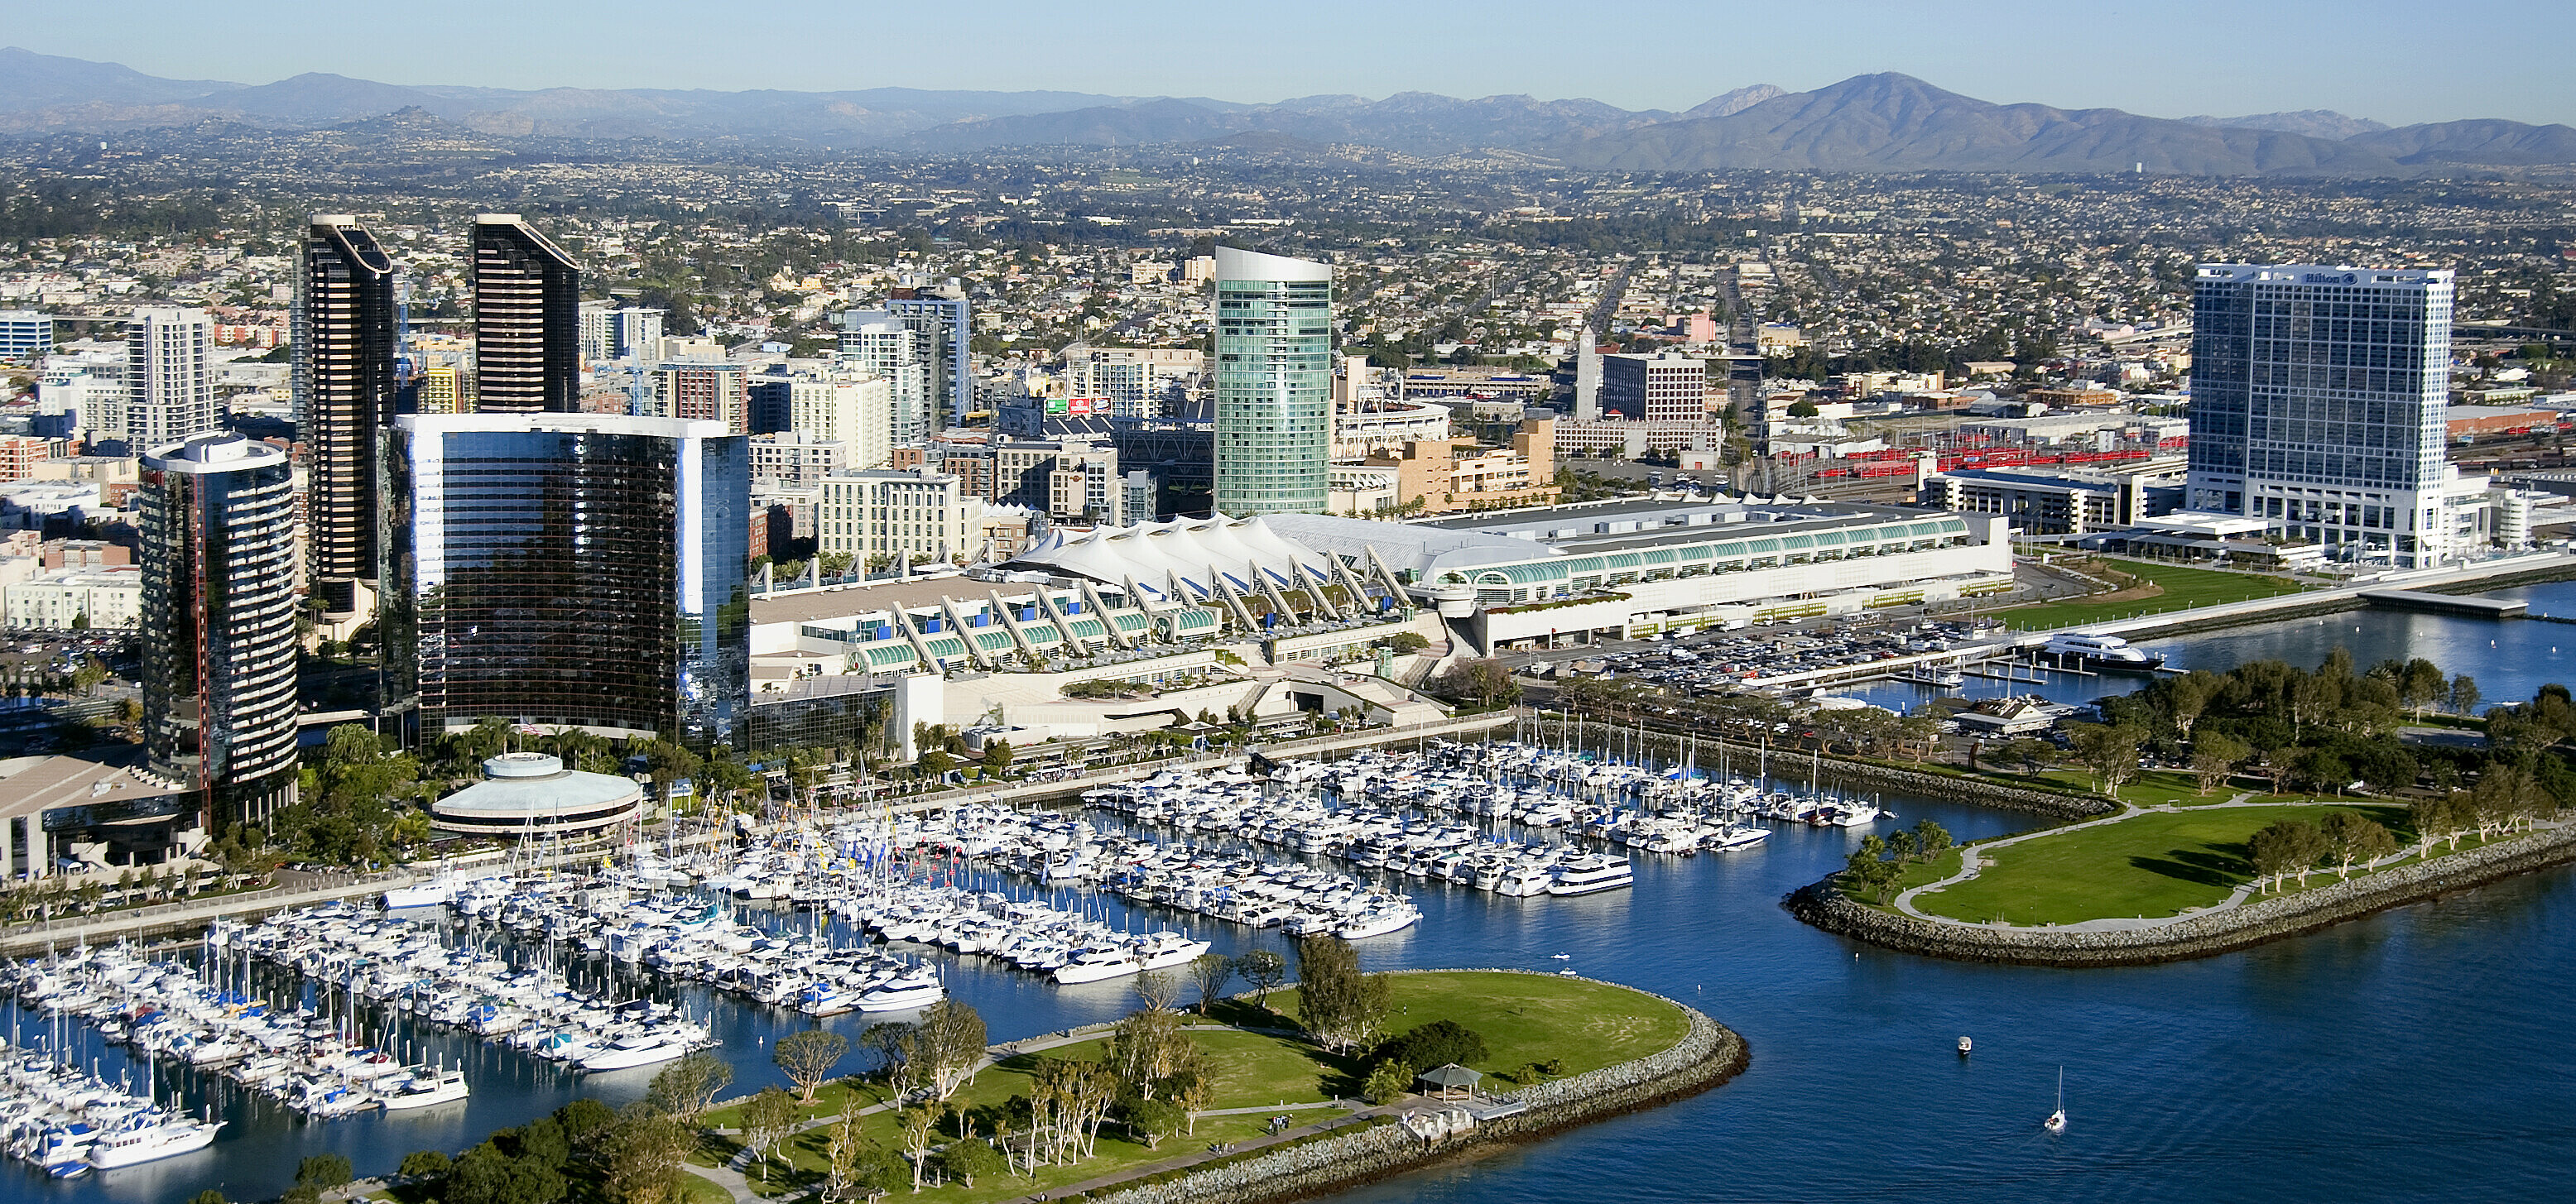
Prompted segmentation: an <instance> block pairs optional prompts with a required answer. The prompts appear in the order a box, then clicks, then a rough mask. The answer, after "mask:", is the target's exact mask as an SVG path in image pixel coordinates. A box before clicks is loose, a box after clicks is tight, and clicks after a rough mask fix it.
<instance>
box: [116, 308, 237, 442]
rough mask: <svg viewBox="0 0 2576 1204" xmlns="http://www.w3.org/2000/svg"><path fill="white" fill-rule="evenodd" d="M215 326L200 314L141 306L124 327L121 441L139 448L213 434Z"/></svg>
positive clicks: (197, 312)
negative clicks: (122, 428) (203, 433)
mask: <svg viewBox="0 0 2576 1204" xmlns="http://www.w3.org/2000/svg"><path fill="white" fill-rule="evenodd" d="M214 345H215V326H214V323H213V322H212V321H211V320H209V319H208V318H207V317H206V311H204V310H202V309H180V308H177V307H174V306H145V307H144V308H141V309H138V310H135V311H134V317H133V318H132V319H131V320H130V321H128V322H126V324H125V437H126V439H127V440H128V441H130V442H132V443H133V444H134V446H136V447H138V448H148V447H159V446H161V445H163V444H166V443H179V442H184V441H185V440H187V439H188V438H189V437H191V436H193V435H197V434H200V433H202V432H205V431H211V430H213V429H215V378H214V363H213V359H212V356H213V353H214Z"/></svg>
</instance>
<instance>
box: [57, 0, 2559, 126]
mask: <svg viewBox="0 0 2576 1204" xmlns="http://www.w3.org/2000/svg"><path fill="white" fill-rule="evenodd" d="M143 7H144V13H143V14H142V15H140V17H139V19H137V20H135V21H132V22H120V23H117V24H116V25H115V26H113V27H101V26H99V25H98V23H97V22H95V21H84V20H83V19H81V18H80V17H79V16H77V15H75V14H74V13H72V12H71V11H69V10H61V11H53V12H28V13H22V14H18V16H17V18H16V19H15V20H14V21H13V26H14V30H13V40H14V41H15V42H16V43H18V44H20V45H24V46H27V47H29V48H30V49H35V50H39V51H42V52H44V53H49V54H61V55H71V56H76V57H84V58H92V59H98V60H102V61H113V62H118V63H122V64H124V65H126V66H129V67H132V68H134V69H136V70H139V71H143V72H146V73H149V74H155V75H161V76H165V77H170V78H180V79H196V78H202V79H224V80H232V81H235V82H241V83H249V84H259V83H265V82H268V81H271V80H279V79H285V78H288V77H291V76H295V75H299V74H303V73H306V72H320V73H328V74H341V75H349V76H354V77H361V78H365V79H369V80H374V81H377V82H384V83H396V84H410V85H420V86H430V85H439V86H450V87H480V88H513V89H541V88H671V89H681V90H686V89H700V88H703V89H712V90H756V89H797V90H809V91H840V90H853V89H864V88H874V87H906V88H921V89H965V90H993V91H1021V90H1065V91H1081V92H1094V93H1102V94H1108V95H1115V96H1121V97H1149V96H1158V95H1159V96H1176V97H1192V96H1207V97H1215V98H1218V99H1222V100H1227V101H1231V102H1237V103H1271V102H1277V101H1281V100H1286V99H1291V98H1297V97H1307V96H1316V95H1329V94H1354V95H1363V96H1367V97H1371V98H1382V97H1385V96H1388V95H1390V94H1394V93H1399V92H1408V91H1424V92H1435V93H1440V94H1444V95H1452V96H1462V97H1481V96H1491V95H1514V94H1528V95H1533V96H1537V97H1540V98H1542V99H1575V98H1584V99H1593V100H1599V101H1602V102H1604V103H1608V104H1613V105H1618V106H1621V107H1625V108H1631V109H1665V110H1670V111H1680V110H1683V109H1687V108H1689V107H1691V106H1693V105H1696V104H1698V103H1700V102H1702V101H1705V100H1707V99H1709V98H1710V97H1713V96H1716V95H1719V94H1721V93H1724V92H1727V91H1729V90H1732V89H1735V88H1739V87H1744V86H1748V85H1754V84H1765V83H1767V84H1773V85H1777V86H1779V87H1782V88H1785V89H1788V90H1791V91H1801V90H1807V89H1812V88H1817V87H1821V86H1824V85H1826V84H1829V83H1832V82H1834V81H1836V80H1839V79H1843V78H1846V77H1849V76H1852V75H1856V74H1865V73H1869V72H1874V71H1901V72H1905V73H1907V74H1912V75H1916V76H1919V77H1921V78H1924V79H1926V80H1928V81H1931V82H1933V83H1936V84H1939V85H1941V86H1943V87H1948V88H1952V89H1955V90H1959V91H1964V92H1979V91H1984V92H1990V93H1999V95H1998V96H1997V99H1999V100H2002V101H2005V102H2036V103H2044V104H2050V105H2055V106H2058V107H2065V108H2119V109H2124V110H2127V111H2130V112H2135V113H2141V114H2145V115H2150V116H2162V117H2181V116H2192V115H2212V116H2236V115H2244V114H2254V113H2264V112H2274V111H2285V110H2300V109H2317V108H2323V109H2334V110H2338V111H2341V112H2345V113H2349V114H2351V115H2353V116H2358V117H2364V118H2369V119H2373V120H2378V121H2383V122H2387V123H2389V124H2392V125H2404V124H2410V123H2414V122H2424V121H2440V120H2455V119H2465V118H2476V117H2501V118H2510V119H2514V120H2521V121H2532V122H2553V121H2564V120H2567V119H2568V118H2569V117H2570V115H2571V114H2576V83H2571V82H2570V81H2569V80H2568V79H2567V78H2566V77H2565V76H2564V75H2563V74H2552V73H2542V72H2533V73H2524V74H2517V73H2513V72H2509V71H2499V70H2496V67H2495V64H2493V63H2490V62H2487V61H2484V60H2481V59H2478V58H2475V57H2472V56H2458V57H2451V58H2441V59H2433V58H2427V57H2425V56H2423V55H2421V54H2420V53H2419V52H2418V51H2417V50H2416V49H2415V46H2414V44H2413V43H2411V42H2407V41H2405V40H2403V39H2395V38H2389V37H2387V36H2385V32H2384V31H2386V30H2387V29H2390V28H2394V27H2397V23H2399V22H2401V21H2403V20H2405V19H2406V13H2405V12H2404V10H2401V9H2399V8H2398V7H2397V6H2395V5H2393V4H2387V3H2382V2H2379V0H2373V2H2371V3H2366V4H2360V5H2349V4H2346V5H2327V4H2323V3H2315V2H2309V0H2300V2H2297V3H2290V4H2276V5H2269V6H2264V7H2262V8H2260V9H2254V10H2248V9H2244V8H2242V7H2238V6H2229V5H2221V4H2217V3H2203V2H2188V3H2182V4H2178V5H2172V6H2167V7H2166V8H2164V9H2161V10H2157V11H2156V12H2154V13H2152V14H2147V13H2138V14H2131V13H2128V12H2126V11H2123V10H2118V9H2109V10H2098V11H2095V12H2093V13H2090V14H2084V15H2076V16H2070V15H2069V14H2067V13H2066V12H2064V11H2063V10H2062V9H2059V8H2054V7H2049V8H2043V7H2041V6H2039V5H2035V4H2029V3H2023V2H2021V0H1979V2H1975V3H1970V4H1966V5H1955V6H1944V7H1943V8H1942V9H1941V10H1940V11H1939V12H1937V13H1935V12H1931V11H1926V10H1920V9H1916V8H1912V7H1908V6H1900V5H1891V4H1885V3H1879V2H1876V0H1843V2H1839V3H1829V4H1826V5H1823V6H1815V5H1810V6H1805V7H1802V8H1799V9H1796V10H1786V9H1777V8H1773V7H1769V6H1751V5H1718V6H1709V5H1680V4H1658V5H1648V6H1646V7H1645V8H1643V9H1638V8H1634V7H1631V8H1629V9H1624V10H1622V17H1623V20H1622V21H1621V22H1620V23H1619V24H1618V25H1616V26H1610V25H1606V24H1602V25H1599V26H1597V36H1596V37H1594V38H1593V39H1591V41H1590V43H1589V44H1588V45H1587V44H1586V43H1585V42H1584V40H1583V39H1581V38H1580V37H1579V36H1578V37H1576V38H1575V39H1573V40H1572V41H1571V43H1570V44H1572V45H1573V46H1575V47H1576V48H1575V49H1573V50H1567V49H1564V47H1565V46H1567V45H1568V44H1569V42H1568V41H1567V40H1565V39H1563V38H1561V37H1560V36H1558V35H1562V34H1564V33H1567V32H1573V33H1576V34H1578V35H1579V34H1580V33H1582V32H1583V31H1582V30H1581V29H1580V28H1577V29H1575V30H1572V31H1569V30H1567V29H1566V26H1567V25H1568V24H1569V21H1570V18H1569V17H1568V16H1567V15H1566V14H1564V13H1563V12H1562V11H1560V10H1557V9H1554V8H1551V7H1548V6H1544V5H1539V4H1534V3H1525V2H1518V0H1515V2H1511V3H1505V4H1502V5H1497V6H1481V7H1478V8H1475V9H1468V8H1466V7H1464V6H1458V5H1430V6H1417V7H1414V8H1411V9H1407V10H1401V11H1389V10H1387V9H1385V8H1383V7H1376V6H1371V7H1362V6H1360V5H1356V4H1343V3H1327V4H1325V5H1323V6H1322V8H1323V10H1324V11H1322V12H1321V13H1317V12H1315V11H1313V10H1312V9H1311V7H1310V8H1309V9H1301V10H1299V17H1298V19H1297V20H1294V21H1290V20H1286V19H1284V18H1283V19H1275V20H1264V19H1262V18H1260V17H1258V16H1246V17H1244V18H1242V19H1240V20H1238V21H1235V22H1232V23H1229V24H1227V25H1225V26H1222V27H1220V26H1217V25H1214V24H1211V23H1209V22H1207V21H1206V20H1205V19H1204V14H1202V13H1199V12H1197V11H1196V10H1195V9H1192V8H1190V7H1188V6H1182V5H1177V4H1169V3H1159V2H1158V3H1147V4H1142V5H1136V6H1130V7H1129V8H1127V9H1125V10H1124V11H1122V12H1121V13H1120V14H1118V15H1116V16H1114V17H1108V18H1104V17H1102V16H1100V15H1098V14H1096V13H1092V12H1081V13H1074V12H1070V11H1062V10H1057V9H1054V8H1051V7H1047V6H1038V5H1028V4H1021V3H1016V2H1006V3H1003V4H999V5H994V6H990V7H991V9H992V10H993V11H992V13H991V14H990V15H991V16H992V18H993V19H991V20H984V21H979V22H978V25H977V28H978V36H979V37H980V38H982V39H984V40H985V42H984V44H985V46H986V48H987V49H988V50H989V51H991V53H986V54H981V55H978V56H975V57H973V58H971V59H966V58H960V59H954V60H946V61H942V62H940V63H938V64H936V65H923V66H906V65H895V64H886V65H877V64H868V65H865V66H862V67H860V68H857V69H855V70H854V69H853V67H852V66H851V63H852V59H851V57H850V56H849V55H848V54H847V53H846V51H847V50H848V48H849V45H850V42H851V40H852V39H856V38H859V37H861V36H865V37H866V38H867V39H868V41H869V43H870V44H901V43H902V42H903V41H904V40H905V38H906V37H907V36H911V35H914V34H918V35H919V36H920V37H921V39H922V41H923V44H932V43H934V42H935V41H936V39H937V38H938V37H939V36H941V35H942V34H943V33H944V32H946V22H947V20H948V14H946V13H935V14H934V13H931V12H928V11H922V12H917V13H913V12H904V11H895V12H887V13H877V12H871V13H869V14H868V15H867V16H866V17H865V18H864V19H863V20H864V24H862V23H861V22H862V18H859V17H857V16H855V15H853V16H852V17H850V18H848V19H847V23H846V24H845V23H844V22H843V21H842V20H841V19H838V18H835V17H834V16H832V15H831V14H829V13H816V12H814V11H811V10H797V11H795V12H794V13H793V15H792V17H791V16H790V15H789V14H788V13H787V12H786V11H785V10H779V11H778V14H777V18H776V19H777V20H778V21H781V22H783V21H787V20H791V19H792V20H793V21H794V22H795V24H796V25H797V26H798V28H799V29H800V30H801V31H803V32H802V33H801V34H800V36H797V37H790V38H781V39H778V40H776V41H775V42H772V43H769V44H767V45H765V46H764V47H763V52H762V53H761V54H760V55H759V56H757V57H752V56H744V57H743V58H742V59H741V60H740V62H739V63H729V62H726V61H723V60H721V59H711V58H710V57H709V56H707V55H706V54H705V53H704V52H705V46H704V44H703V41H702V40H701V38H700V37H698V36H697V34H696V33H695V32H693V30H694V28H695V24H696V21H695V17H696V14H695V13H694V12H692V11H691V10H688V9H684V8H682V7H680V6H678V5H675V4H667V3H664V2H663V0H645V3H642V4H640V5H638V6H636V7H635V10H634V19H633V20H631V21H628V22H622V23H621V29H622V30H626V31H630V32H633V33H635V34H638V35H639V36H636V37H632V38H622V39H621V41H620V43H619V45H618V48H617V53H615V54H601V55H590V56H573V57H566V56H563V55H561V54H559V53H557V52H556V48H557V47H559V46H561V45H566V44H572V45H578V44H581V43H582V42H583V41H584V40H585V39H586V38H588V37H590V36H593V35H591V34H590V32H589V27H588V24H587V22H588V17H587V16H586V15H585V14H582V13H581V12H580V11H579V10H574V9H569V8H567V9H563V10H560V11H538V12H534V13H531V12H529V11H527V10H526V9H525V8H523V7H516V6H514V7H509V8H507V9H504V8H503V6H500V5H495V4H489V3H482V2H479V0H478V2H475V3H467V4H463V5H460V6H458V11H457V12H456V13H454V14H453V16H454V18H455V19H456V21H457V23H458V24H459V25H460V26H465V27H471V26H473V25H475V24H478V23H481V22H483V21H485V20H487V19H488V20H493V21H500V20H506V21H507V22H508V23H509V24H510V25H511V26H513V27H515V28H521V29H524V30H526V31H527V32H528V36H526V37H523V38H519V39H514V40H513V41H512V42H511V43H509V44H506V45H500V46H495V47H491V48H489V49H490V50H491V51H492V53H490V54H488V55H478V56H475V57H474V58H473V59H471V60H465V59H459V58H457V57H456V56H454V55H452V54H448V53H446V52H445V51H444V48H443V47H442V45H441V44H440V42H439V41H438V40H436V39H426V38H419V37H415V36H412V35H413V34H414V33H415V32H416V31H414V30H411V29H410V28H408V27H407V25H406V24H405V21H406V18H405V17H404V16H403V15H401V14H398V13H395V12H392V11H387V12H384V13H382V14H369V13H358V14H351V15H350V16H349V18H348V20H349V22H350V23H352V24H353V25H354V26H355V27H356V28H355V29H354V30H351V31H342V32H350V33H352V34H353V36H355V37H357V38H358V39H359V40H361V41H365V42H367V43H369V44H371V45H374V46H377V47H380V48H381V51H382V53H375V54H371V55H370V56H369V57H368V58H367V59H366V60H365V61H364V62H353V61H350V60H349V59H348V58H347V56H346V55H345V53H344V48H345V47H346V46H347V45H349V44H350V43H349V41H348V40H346V39H344V38H343V37H340V36H334V37H331V38H328V39H321V38H313V39H307V40H298V39H295V38H292V37H289V38H279V37H276V36H275V35H274V31H275V30H278V29H289V30H292V29H296V28H299V26H298V25H297V24H296V22H294V21H292V20H289V19H288V18H289V16H290V15H291V14H290V13H289V12H288V11H287V10H286V9H284V7H283V6H272V5H270V4H268V3H266V2H265V0H262V2H260V3H253V4H250V5H248V6H246V7H235V8H227V9H223V10H206V9H199V8H196V7H193V6H180V5H169V4H159V3H155V4H147V5H145V6H143ZM272 7H273V8H274V9H275V15H276V16H277V17H278V18H279V19H278V20H275V21H271V20H265V19H263V17H264V16H265V15H267V14H265V13H263V11H262V10H264V9H270V8H272ZM2488 11H2489V13H2490V15H2491V16H2492V17H2493V19H2494V20H2496V21H2497V23H2498V24H2499V25H2501V26H2506V27H2510V26H2513V25H2515V24H2518V23H2521V24H2529V23H2533V22H2538V23H2540V24H2542V25H2545V24H2546V22H2547V20H2548V18H2549V17H2551V16H2553V15H2556V14H2555V10H2554V9H2553V8H2551V7H2550V6H2545V5H2541V4H2537V3H2520V2H2511V3H2504V4H2500V5H2498V6H2494V7H2492V8H2491V9H2490V10H2488ZM915 26H918V28H917V29H916V28H915ZM2214 27H2224V28H2227V29H2229V30H2231V31H2232V36H2230V37H2227V38H2224V39H2196V40H2194V41H2192V42H2191V43H2190V44H2189V45H2188V46H2185V45H2183V44H2182V43H2180V42H2179V41H2177V43H2176V44H2175V45H2174V46H2173V48H2172V49H2171V50H2170V52H2166V53H2161V54H2159V53H2157V52H2156V51H2155V50H2154V46H2155V43H2154V42H2153V41H2152V38H2151V35H2152V34H2153V33H2154V31H2156V30H2183V29H2191V28H2214ZM335 28H336V25H335ZM1354 28H1357V29H1365V30H1375V31H1377V35H1376V36H1373V37H1363V38H1358V39H1352V38H1348V37H1346V36H1344V35H1345V32H1346V31H1348V30H1351V29H1354ZM1828 29H1829V30H1831V31H1832V34H1833V36H1832V37H1831V38H1819V37H1817V36H1816V35H1817V32H1818V31H1819V30H1828ZM1327 30H1330V31H1333V32H1332V33H1330V34H1327V33H1325V32H1324V31H1327ZM1647 30H1655V31H1659V32H1658V33H1657V36H1653V37H1639V36H1636V35H1637V34H1639V33H1641V32H1643V31H1647ZM556 31H559V35H558V33H557V32H556ZM1551 31H1553V32H1551ZM2141 35H2150V40H2148V41H2147V42H2146V43H2145V45H2146V46H2147V47H2148V49H2147V50H2146V51H2145V52H2144V53H2145V54H2146V55H2147V56H2150V57H2145V58H2142V59H2140V60H2139V61H2137V62H2136V63H2135V64H2134V65H2136V66H2138V67H2141V68H2144V69H2141V70H2133V71H2123V70H2105V69H2104V67H2105V65H2106V64H2105V63H2104V58H2105V57H2106V56H2107V55H2112V54H2116V53H2118V49H2116V48H2126V47H2130V46H2134V45H2138V44H2139V42H2138V41H2137V39H2139V38H2140V37H2141ZM1245 37H1251V38H1255V39H1257V40H1258V41H1259V42H1260V44H1262V45H1263V46H1264V47H1265V48H1266V49H1267V50H1269V51H1271V53H1269V54H1266V55H1265V56H1263V58H1262V60H1261V61H1257V62H1254V61H1245V60H1243V59H1242V57H1241V56H1239V55H1235V54H1231V53H1228V50H1229V47H1231V46H1232V45H1234V44H1236V43H1237V42H1238V41H1239V40H1240V39H1242V38H1245ZM1534 39H1535V40H1534ZM2284 44H2296V45H2298V46H2300V47H2301V53H2300V54H2298V55H2295V56H2287V57H2284V56H2282V55H2279V54H2278V53H2277V52H2276V48H2277V47H2278V46H2281V45H2284ZM1534 45H1544V46H1545V47H1546V49H1547V51H1548V52H1549V54H1548V56H1546V57H1544V58H1540V57H1537V56H1531V55H1527V54H1526V53H1524V52H1525V51H1526V50H1527V48H1529V47H1531V46H1534ZM1425 46H1438V47H1439V48H1440V51H1441V52H1440V53H1438V54H1424V53H1422V52H1421V49H1420V48H1421V47H1425ZM1730 46H1735V47H1751V48H1754V49H1753V50H1752V51H1751V52H1748V53H1732V52H1729V51H1728V49H1727V48H1728V47H1730ZM1113 48H1114V49H1115V53H1112V52H1111V51H1112V50H1113ZM1095 51H1096V53H1095ZM1140 64H1142V66H1143V69H1142V70H1139V65H1140ZM2392 76H2399V77H2402V78H2404V79H2405V80H2406V84H2407V86H2406V87H2405V88H2403V89H2391V88H2389V87H2388V80H2389V79H2390V78H2391V77H2392ZM2001 81H2009V84H2008V86H2005V85H2004V84H2003V83H2002V82H2001Z"/></svg>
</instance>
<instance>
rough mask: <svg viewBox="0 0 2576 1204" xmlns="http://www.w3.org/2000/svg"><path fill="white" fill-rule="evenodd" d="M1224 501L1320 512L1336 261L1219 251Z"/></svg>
mask: <svg viewBox="0 0 2576 1204" xmlns="http://www.w3.org/2000/svg"><path fill="white" fill-rule="evenodd" d="M1216 272H1217V281H1216V509H1217V510H1218V511H1219V512H1220V513H1223V514H1225V515H1227V516H1229V517H1234V518H1242V517H1245V516H1247V515H1253V514H1282V513H1286V514H1321V513H1323V512H1324V506H1325V494H1326V491H1327V490H1328V489H1329V488H1330V486H1331V468H1330V466H1329V464H1328V463H1327V461H1328V460H1329V458H1330V451H1331V448H1330V446H1329V444H1330V442H1331V439H1332V407H1333V269H1332V266H1331V265H1330V264H1321V263H1310V262H1308V261H1305V260H1302V259H1287V258H1283V257H1281V256H1277V255H1262V254H1258V253H1255V252H1251V251H1238V250H1235V249H1233V248H1231V247H1219V248H1217V253H1216Z"/></svg>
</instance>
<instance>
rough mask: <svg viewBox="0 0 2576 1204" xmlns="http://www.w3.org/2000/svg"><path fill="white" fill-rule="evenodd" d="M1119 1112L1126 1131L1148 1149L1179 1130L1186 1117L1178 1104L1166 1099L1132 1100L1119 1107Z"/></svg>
mask: <svg viewBox="0 0 2576 1204" xmlns="http://www.w3.org/2000/svg"><path fill="white" fill-rule="evenodd" d="M1120 1113H1121V1119H1122V1120H1123V1121H1124V1122H1125V1123H1126V1125H1127V1131H1128V1132H1129V1133H1132V1134H1134V1135H1135V1137H1136V1140H1138V1141H1141V1142H1143V1143H1144V1144H1145V1148H1146V1149H1149V1150H1150V1149H1153V1148H1154V1147H1155V1146H1157V1145H1160V1144H1162V1141H1163V1139H1164V1138H1166V1137H1169V1136H1171V1135H1172V1134H1174V1133H1177V1132H1180V1131H1181V1126H1182V1125H1183V1124H1184V1123H1186V1121H1187V1119H1188V1118H1187V1117H1186V1116H1185V1115H1183V1113H1182V1112H1181V1109H1180V1107H1179V1106H1178V1105H1176V1104H1174V1103H1173V1102H1172V1101H1170V1100H1167V1099H1141V1098H1140V1099H1136V1100H1132V1101H1129V1102H1128V1103H1127V1104H1126V1105H1125V1106H1124V1107H1123V1108H1121V1109H1120Z"/></svg>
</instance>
